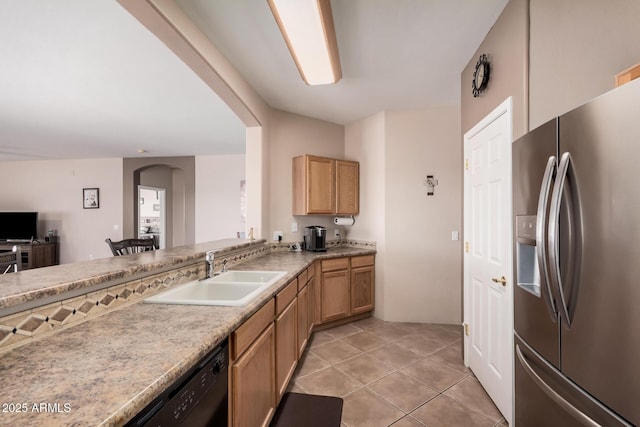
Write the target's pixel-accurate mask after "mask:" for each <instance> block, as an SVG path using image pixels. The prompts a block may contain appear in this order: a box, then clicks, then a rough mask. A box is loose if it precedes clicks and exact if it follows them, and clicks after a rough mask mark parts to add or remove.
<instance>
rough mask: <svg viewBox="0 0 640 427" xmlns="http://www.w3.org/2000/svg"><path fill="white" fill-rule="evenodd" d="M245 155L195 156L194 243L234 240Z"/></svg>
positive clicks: (240, 228) (239, 224) (238, 223)
mask: <svg viewBox="0 0 640 427" xmlns="http://www.w3.org/2000/svg"><path fill="white" fill-rule="evenodd" d="M245 161H246V156H245V155H244V154H235V155H224V156H196V197H195V199H196V243H200V242H208V241H211V240H219V239H227V238H235V237H236V233H237V232H238V231H245V229H244V224H243V223H242V221H241V215H240V181H241V180H244V179H245Z"/></svg>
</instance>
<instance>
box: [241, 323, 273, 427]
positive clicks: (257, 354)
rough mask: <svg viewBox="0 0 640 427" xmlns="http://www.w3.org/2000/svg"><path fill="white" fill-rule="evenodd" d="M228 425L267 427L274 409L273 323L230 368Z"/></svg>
mask: <svg viewBox="0 0 640 427" xmlns="http://www.w3.org/2000/svg"><path fill="white" fill-rule="evenodd" d="M231 369H232V371H231V375H232V384H231V390H232V393H233V399H232V402H233V403H232V405H233V408H232V417H233V419H232V425H233V426H236V427H245V426H260V427H265V426H268V425H269V421H270V420H271V417H272V416H273V413H274V411H275V408H276V379H275V335H274V326H273V323H271V324H269V326H268V327H267V328H266V329H265V330H264V332H263V333H262V334H261V335H260V336H259V337H258V338H257V339H256V340H255V341H254V342H253V344H251V346H250V347H249V348H248V349H247V351H246V352H244V354H243V355H242V356H241V357H240V358H239V359H238V360H236V361H235V363H234V364H233V366H232V368H231Z"/></svg>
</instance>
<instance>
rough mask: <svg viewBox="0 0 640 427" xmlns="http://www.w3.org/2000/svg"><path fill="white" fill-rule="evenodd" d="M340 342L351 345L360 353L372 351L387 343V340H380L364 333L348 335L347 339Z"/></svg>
mask: <svg viewBox="0 0 640 427" xmlns="http://www.w3.org/2000/svg"><path fill="white" fill-rule="evenodd" d="M342 341H344V342H346V343H348V344H351V345H352V346H354V347H356V348H359V349H360V350H362V351H369V350H373V349H374V348H377V347H380V346H381V345H383V344H386V342H387V340H385V339H383V338H380V337H378V336H376V335H374V334H370V333H369V332H366V331H365V332H358V333H357V334H353V335H349V336H348V337H345V338H342Z"/></svg>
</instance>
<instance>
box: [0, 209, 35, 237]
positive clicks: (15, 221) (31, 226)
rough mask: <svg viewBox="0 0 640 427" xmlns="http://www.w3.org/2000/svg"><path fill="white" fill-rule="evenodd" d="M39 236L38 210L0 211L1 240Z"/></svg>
mask: <svg viewBox="0 0 640 427" xmlns="http://www.w3.org/2000/svg"><path fill="white" fill-rule="evenodd" d="M37 238H38V212H0V240H18V241H27V240H31V239H37Z"/></svg>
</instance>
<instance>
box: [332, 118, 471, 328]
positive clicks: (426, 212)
mask: <svg viewBox="0 0 640 427" xmlns="http://www.w3.org/2000/svg"><path fill="white" fill-rule="evenodd" d="M459 138H460V108H459V107H442V108H433V109H427V110H405V111H389V112H383V113H378V114H376V115H374V116H371V117H368V118H366V119H363V120H360V121H358V122H355V123H352V124H350V125H348V126H347V128H346V133H345V154H346V156H347V157H349V158H352V159H354V160H358V161H360V162H361V164H360V167H361V169H360V191H361V199H360V203H361V214H360V216H359V217H358V218H357V220H356V224H355V225H354V226H353V227H350V228H349V230H348V234H347V236H348V237H349V238H353V239H360V240H375V241H376V242H377V250H378V253H377V255H376V311H375V316H376V317H379V318H381V319H384V320H390V321H411V322H434V323H449V324H459V323H460V320H461V312H460V300H461V287H460V278H461V277H462V262H461V261H462V256H461V243H460V241H452V240H451V232H452V231H458V232H460V231H461V227H462V196H461V191H462V160H461V158H462V152H461V145H460V142H459ZM427 174H433V175H434V176H435V177H436V179H438V182H439V184H438V186H437V187H436V189H435V195H434V196H427V189H426V187H425V186H424V185H423V181H424V178H425V176H426V175H427Z"/></svg>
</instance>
